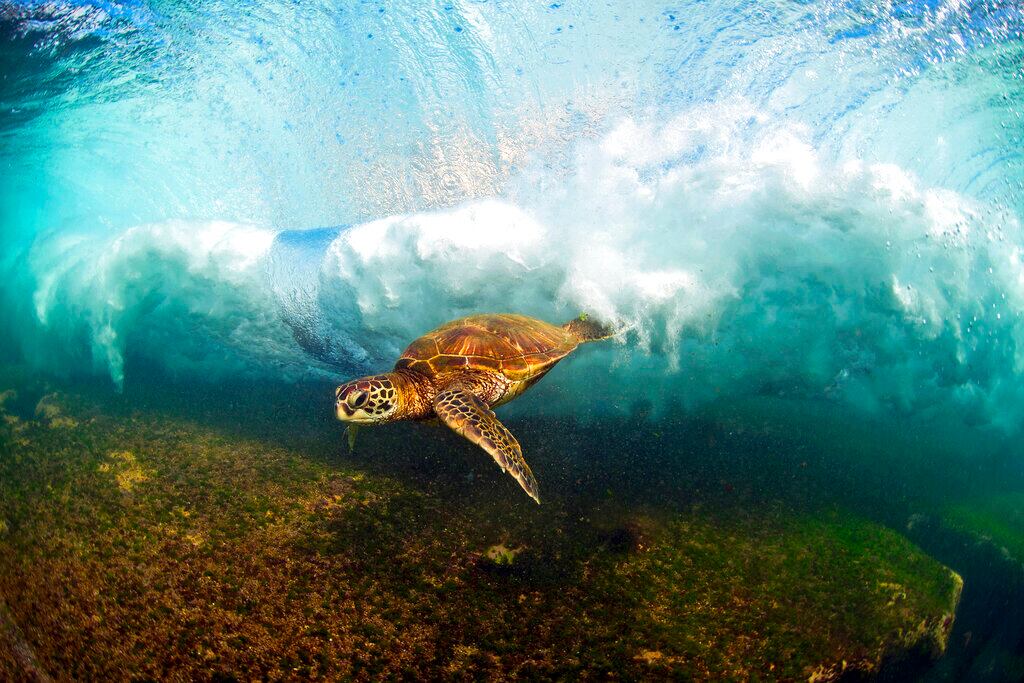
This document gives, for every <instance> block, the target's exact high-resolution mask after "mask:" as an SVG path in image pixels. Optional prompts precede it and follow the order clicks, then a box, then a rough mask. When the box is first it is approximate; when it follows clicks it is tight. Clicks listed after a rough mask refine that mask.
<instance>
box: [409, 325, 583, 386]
mask: <svg viewBox="0 0 1024 683" xmlns="http://www.w3.org/2000/svg"><path fill="white" fill-rule="evenodd" d="M578 343H579V342H578V340H577V339H576V338H575V337H573V336H571V335H569V333H567V332H566V331H565V330H563V329H562V328H560V327H555V326H554V325H551V324H549V323H546V322H544V321H542V320H537V319H535V318H528V317H526V316H525V315H512V314H501V315H474V316H470V317H468V318H460V319H459V320H453V321H451V322H450V323H445V324H444V325H442V326H441V327H438V328H437V329H436V330H432V331H431V332H427V333H426V334H425V335H423V336H422V337H420V338H419V339H417V340H416V341H414V342H413V343H412V344H410V345H409V348H407V349H406V350H405V351H404V352H403V353H402V357H401V358H399V359H398V362H397V363H395V369H396V370H399V369H403V368H404V369H408V370H415V371H417V372H421V373H423V374H426V375H436V374H440V373H444V372H449V371H453V370H467V369H468V370H483V371H486V372H500V373H503V374H504V375H505V376H506V377H508V378H509V379H511V380H513V381H523V380H528V379H530V378H532V377H535V376H537V375H542V374H544V373H545V372H547V371H548V370H550V369H551V366H552V365H554V364H555V363H557V362H558V361H560V360H562V359H563V358H565V356H566V355H567V354H568V353H570V352H571V351H572V350H573V349H575V348H576V346H577V345H578Z"/></svg>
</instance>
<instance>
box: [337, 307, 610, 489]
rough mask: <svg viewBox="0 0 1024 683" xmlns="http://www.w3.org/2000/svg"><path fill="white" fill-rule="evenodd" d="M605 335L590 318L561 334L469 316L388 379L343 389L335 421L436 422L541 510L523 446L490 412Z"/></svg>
mask: <svg viewBox="0 0 1024 683" xmlns="http://www.w3.org/2000/svg"><path fill="white" fill-rule="evenodd" d="M611 334H612V333H611V331H610V330H608V328H606V327H604V326H602V325H600V324H598V323H597V322H595V321H593V320H590V319H588V318H587V316H586V315H581V316H580V317H578V318H575V319H573V320H570V321H569V322H567V323H566V324H564V325H562V326H561V327H557V326H555V325H551V324H549V323H546V322H544V321H542V320H536V319H535V318H529V317H527V316H525V315H513V314H493V315H472V316H469V317H468V318H461V319H459V320H453V321H451V322H449V323H445V324H444V325H441V326H440V327H438V328H437V329H435V330H433V331H431V332H428V333H426V334H425V335H423V336H422V337H420V338H419V339H417V340H415V341H414V342H413V343H412V344H410V345H409V348H407V349H406V350H405V351H404V352H403V353H402V357H401V358H399V359H398V362H397V363H395V368H394V370H392V371H391V372H388V373H385V374H382V375H371V376H369V377H362V378H359V379H354V380H352V381H350V382H346V383H345V384H342V385H341V386H339V387H338V389H337V391H336V392H335V398H336V403H335V410H336V411H337V415H338V419H339V420H342V421H343V422H347V423H348V424H349V445H350V446H352V445H354V438H355V428H356V427H357V426H358V425H368V424H383V423H386V422H395V421H397V420H428V419H431V418H435V417H436V418H438V419H439V420H440V421H441V422H444V423H445V424H446V425H448V426H449V427H450V428H451V429H452V430H453V431H454V432H455V433H457V434H459V435H460V436H464V437H466V438H467V439H469V440H470V441H472V442H473V443H475V444H477V445H478V446H480V447H481V448H483V449H484V450H485V451H487V452H488V453H490V454H491V456H492V457H493V458H494V460H495V462H497V463H498V466H499V467H501V469H502V471H504V472H508V473H509V474H511V475H512V476H513V477H515V479H516V481H518V482H519V485H520V486H522V487H523V490H524V491H526V493H527V494H529V495H530V497H531V498H533V499H534V500H535V501H537V502H538V503H540V496H539V494H538V492H537V480H536V479H534V477H533V472H531V471H530V466H529V465H527V464H526V461H525V460H524V459H523V453H522V450H521V449H520V448H519V442H517V441H516V439H515V437H514V436H512V433H511V432H509V431H508V429H506V428H505V425H503V424H501V422H499V421H498V418H497V417H496V416H495V415H494V412H493V411H492V410H491V409H492V408H494V407H496V406H499V405H501V404H503V403H508V402H509V401H511V400H512V399H514V398H515V397H517V396H519V395H520V394H521V393H523V392H524V391H526V390H527V389H528V388H530V387H531V386H532V385H533V384H535V383H536V382H537V381H538V380H539V379H540V378H541V377H543V376H544V375H545V374H547V372H548V370H550V369H551V368H553V367H554V366H555V363H557V362H558V361H560V360H562V359H563V358H565V357H566V356H567V355H568V354H569V353H571V352H572V351H574V350H575V349H576V347H577V346H579V345H580V344H581V343H583V342H588V341H594V340H597V339H606V338H608V337H610V336H611Z"/></svg>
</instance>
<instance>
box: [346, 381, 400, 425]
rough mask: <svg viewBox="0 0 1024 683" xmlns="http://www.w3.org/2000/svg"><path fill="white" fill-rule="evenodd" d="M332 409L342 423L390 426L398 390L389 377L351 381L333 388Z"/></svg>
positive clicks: (396, 404)
mask: <svg viewBox="0 0 1024 683" xmlns="http://www.w3.org/2000/svg"><path fill="white" fill-rule="evenodd" d="M334 409H335V411H336V412H337V415H338V419H339V420H341V421H342V422H351V423H353V424H360V425H368V424H381V423H384V422H391V421H392V420H394V419H396V418H397V414H398V387H397V386H396V384H395V382H394V381H393V379H392V377H391V376H390V375H371V376H370V377H361V378H359V379H354V380H352V381H351V382H346V383H345V384H342V385H341V386H340V387H338V388H337V390H336V391H335V402H334Z"/></svg>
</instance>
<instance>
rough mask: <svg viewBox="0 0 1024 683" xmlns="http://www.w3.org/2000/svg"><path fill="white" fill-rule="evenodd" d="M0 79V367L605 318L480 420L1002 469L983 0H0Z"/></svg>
mask: <svg viewBox="0 0 1024 683" xmlns="http://www.w3.org/2000/svg"><path fill="white" fill-rule="evenodd" d="M0 70H2V74H3V78H2V81H0V169H2V173H0V226H2V228H0V230H2V232H0V250H2V251H0V271H2V272H0V277H2V280H3V282H4V286H3V288H2V289H0V345H2V350H0V358H3V359H4V360H5V361H9V362H10V363H12V364H17V365H19V366H26V367H29V368H31V369H32V371H33V372H36V373H39V374H40V375H46V376H55V377H63V378H77V379H82V378H87V379H90V380H95V381H96V382H97V383H98V384H100V385H101V386H103V387H105V388H106V389H108V390H112V391H125V390H126V389H130V388H131V387H132V386H133V385H134V386H141V385H146V384H147V383H148V382H149V381H150V377H155V376H161V377H164V376H168V377H174V378H175V379H176V380H179V381H183V382H185V383H190V384H197V385H202V384H204V383H213V384H221V383H231V382H242V381H250V380H251V379H253V378H256V379H259V380H265V381H269V382H285V383H289V382H292V383H303V382H314V383H323V384H324V385H328V384H330V385H331V386H333V383H336V382H337V381H340V380H344V379H349V378H351V377H352V376H355V375H359V374H366V373H369V372H376V371H381V370H385V369H388V368H390V366H391V364H392V363H393V362H394V359H395V358H396V357H397V356H398V354H399V353H400V352H401V350H402V349H403V348H404V346H405V345H406V344H407V343H408V342H409V341H410V340H412V339H413V338H415V337H416V336H417V335H419V334H421V333H423V332H424V331H426V330H429V329H431V328H433V327H435V326H436V325H438V324H440V323H442V322H444V321H446V320H450V319H453V318H456V317H459V316H462V315H468V314H471V313H476V312H489V311H510V312H519V313H525V314H529V315H533V316H536V317H539V318H541V319H545V320H548V321H551V322H562V321H564V320H568V319H570V318H571V317H573V316H575V315H577V314H579V313H580V312H581V311H585V312H587V313H589V314H590V315H592V316H595V317H597V318H599V319H602V320H605V321H608V322H610V323H613V324H615V325H617V326H619V327H620V328H621V329H622V330H624V332H623V333H622V334H621V335H620V337H619V338H618V339H617V340H616V341H615V342H612V343H610V344H607V345H605V346H604V347H602V348H597V347H596V345H595V348H588V349H587V350H586V352H585V353H584V352H581V353H580V354H579V356H578V357H574V358H573V359H572V361H571V365H570V363H566V364H563V365H561V366H559V368H558V370H557V371H555V372H554V373H552V375H551V376H550V377H549V378H548V379H546V380H545V381H544V382H542V383H541V384H540V385H538V387H537V388H535V389H533V390H531V394H530V395H529V397H528V398H526V399H521V400H519V401H517V402H516V403H514V404H512V405H511V406H509V408H508V410H507V413H506V414H508V415H509V416H511V418H512V419H519V420H523V419H528V418H529V417H530V416H534V415H538V414H540V415H543V416H546V417H551V418H557V417H558V416H566V415H571V416H577V417H579V416H582V417H585V418H587V419H595V420H601V419H607V420H623V419H629V418H630V416H633V415H636V413H637V411H638V410H641V411H643V412H644V413H645V414H650V415H651V416H652V418H651V419H655V420H657V419H658V418H659V417H660V416H664V415H665V414H668V413H671V412H673V411H682V412H684V413H687V412H690V413H692V412H694V411H702V410H719V409H721V407H722V406H726V407H728V409H730V410H734V411H738V413H739V414H740V415H745V416H747V419H749V420H751V421H754V422H757V423H758V424H763V423H765V422H766V421H774V422H775V423H777V424H779V425H784V426H783V427H780V429H785V430H786V431H787V433H788V434H790V435H791V436H793V437H794V438H796V439H798V440H800V439H803V440H804V441H806V442H807V443H812V444H816V445H817V447H828V445H829V444H830V442H831V441H833V440H834V439H836V438H837V437H836V434H837V433H840V434H843V435H844V436H843V438H847V439H850V440H852V441H854V443H852V444H845V445H844V446H843V448H849V449H851V450H852V451H858V452H860V451H871V452H873V453H875V454H877V458H878V462H879V463H883V464H884V468H894V469H895V470H897V471H898V470H899V468H900V466H901V463H902V462H904V460H903V459H905V460H906V462H908V463H909V462H911V461H912V462H913V463H918V464H919V463H920V462H921V461H922V460H927V459H928V458H929V457H930V455H929V453H930V452H931V451H930V450H929V449H932V448H935V449H938V448H940V447H943V448H947V449H949V450H953V451H956V452H957V453H958V458H953V459H947V460H944V459H942V458H939V457H938V456H936V457H935V460H934V462H935V466H934V467H933V468H930V470H929V476H934V477H935V478H936V480H937V481H941V482H944V483H943V484H942V485H940V484H936V485H935V486H936V491H939V490H942V491H945V490H946V489H944V488H942V487H943V486H947V487H949V488H950V489H956V487H957V485H958V483H959V482H961V481H963V482H966V483H965V484H964V485H965V486H968V485H970V486H974V487H975V488H972V489H971V490H972V491H977V490H980V491H982V492H987V491H994V490H996V489H998V490H1000V491H1003V492H1005V491H1007V490H1009V491H1010V492H1013V493H1019V492H1020V491H1022V490H1024V485H1022V477H1024V460H1022V459H1021V457H1019V456H1020V454H1021V450H1020V449H1021V446H1022V445H1024V441H1022V427H1024V315H1022V312H1024V226H1022V223H1021V221H1022V216H1024V6H1022V5H1020V4H1019V3H1018V2H1016V1H1015V0H987V1H986V0H977V1H968V0H920V1H916V2H915V1H909V0H908V1H903V2H896V1H882V0H877V1H873V0H863V1H852V0H851V1H839V0H833V1H820V2H817V1H813V0H806V1H803V2H789V1H782V0H778V1H775V0H772V1H762V2H752V1H746V2H740V1H736V0H733V1H728V0H711V1H694V2H682V3H678V4H674V5H663V4H656V3H650V2H636V3H634V2H622V3H615V2H612V3H579V2H569V1H559V2H456V1H454V0H452V1H451V2H444V1H441V2H430V3H401V4H399V3H383V2H381V3H366V2H360V3H321V2H301V3H286V2H267V3H227V2H206V3H200V2H169V1H168V2H123V3H117V2H100V1H95V2H88V1H79V2H70V1H59V0H58V1H50V2H33V1H21V2H19V1H14V2H11V1H10V0H7V1H4V2H0ZM329 400H330V397H329V395H328V396H327V397H326V398H325V406H324V407H323V410H324V411H329ZM765 406H769V407H767V408H766V407H765ZM875 424H884V425H886V429H888V430H889V431H888V432H884V433H885V434H898V435H899V436H900V438H901V439H903V440H902V441H900V442H898V443H897V442H896V441H893V440H891V439H889V438H888V437H886V436H878V437H877V439H876V440H871V439H868V437H867V436H865V434H870V433H872V432H873V429H874V428H873V427H871V426H870V425H875ZM823 425H830V426H828V427H825V426H823ZM835 425H841V426H843V428H844V429H845V428H847V427H849V431H844V432H836V431H835ZM858 430H859V431H858ZM857 439H862V441H859V442H857V441H856V440H857ZM863 439H866V440H863ZM907 444H912V446H907ZM914 449H916V450H914ZM911 451H913V452H911ZM960 456H966V458H961V457H960ZM992 459H997V460H999V463H1000V464H999V469H998V471H997V472H996V473H995V474H993V473H992V472H989V471H987V470H986V472H985V473H982V474H978V473H977V472H974V470H973V466H972V465H971V463H974V462H985V463H988V462H991V461H992ZM965 462H966V463H968V465H964V463H965ZM894 463H895V464H894ZM908 466H909V465H908ZM915 466H917V465H915ZM883 471H888V470H883ZM880 476H881V475H880ZM541 479H542V484H543V478H542V477H541ZM975 479H977V480H978V481H980V483H978V482H977V481H975ZM986 487H988V488H986ZM942 495H945V494H942ZM982 495H988V494H987V493H983V494H982ZM852 497H853V498H856V497H857V496H852ZM925 497H927V496H925ZM935 497H940V494H938V493H936V494H935ZM902 512H913V510H909V509H908V510H903V511H902ZM901 514H902V513H901ZM944 561H946V562H950V560H949V559H945V558H944ZM1005 618H1006V619H1010V618H1011V617H1005ZM1012 618H1013V619H1016V617H1012ZM999 619H1000V617H999V616H992V615H991V614H989V615H988V616H986V617H982V620H983V621H985V620H988V621H989V622H993V621H995V622H998V621H999ZM1007 628H1009V630H1010V631H1011V632H1013V633H1017V636H1008V638H1009V642H1010V645H1008V646H1005V643H1004V646H1005V648H1004V649H1008V651H1015V648H1020V650H1016V652H1017V653H1018V655H1019V652H1020V651H1022V650H1024V639H1020V640H1017V641H1014V640H1013V638H1014V637H1018V636H1019V632H1018V631H1015V630H1014V629H1015V628H1016V626H1013V625H1010V626H1008V627H1007ZM965 666H966V665H965ZM998 668H999V667H998V666H994V668H991V667H990V669H989V673H991V672H992V671H997V670H998ZM1008 675H1009V674H1008ZM979 676H980V674H979ZM993 677H994V678H993V679H994V680H995V679H999V678H998V675H996V674H993ZM1007 680H1009V678H1007Z"/></svg>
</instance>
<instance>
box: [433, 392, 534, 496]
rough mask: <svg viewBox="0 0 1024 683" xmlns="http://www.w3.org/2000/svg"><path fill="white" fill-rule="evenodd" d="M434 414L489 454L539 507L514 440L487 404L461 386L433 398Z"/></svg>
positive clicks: (524, 463) (527, 466)
mask: <svg viewBox="0 0 1024 683" xmlns="http://www.w3.org/2000/svg"><path fill="white" fill-rule="evenodd" d="M434 412H435V413H437V416H438V417H439V418H441V420H442V421H443V422H444V423H445V424H446V425H448V426H449V427H451V429H452V431H454V432H455V433H456V434H459V435H460V436H464V437H466V438H467V439H469V440H470V441H472V442H473V443H475V444H476V445H478V446H480V448H483V449H484V450H485V451H487V452H488V453H490V454H491V457H493V458H494V461H495V462H496V463H498V467H500V468H501V470H502V472H508V473H509V474H511V475H512V476H513V477H515V479H516V481H518V482H519V485H520V486H522V487H523V490H524V491H526V493H527V494H528V495H529V496H530V497H531V498H533V499H534V500H535V501H537V504H538V505H539V504H540V495H539V494H538V491H537V480H536V479H534V477H533V472H531V471H530V466H529V465H527V464H526V460H524V459H523V451H522V449H521V448H520V447H519V442H518V441H516V437H514V436H512V432H510V431H508V429H506V428H505V425H503V424H501V422H499V421H498V418H497V417H496V416H495V415H494V413H493V412H492V411H491V409H490V408H488V407H487V404H486V403H484V402H483V401H482V400H481V399H480V398H479V397H478V396H477V395H476V394H474V393H473V392H471V391H469V390H468V389H465V388H463V387H449V388H447V389H445V390H444V391H442V392H441V393H439V394H438V395H437V397H436V398H435V399H434Z"/></svg>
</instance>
